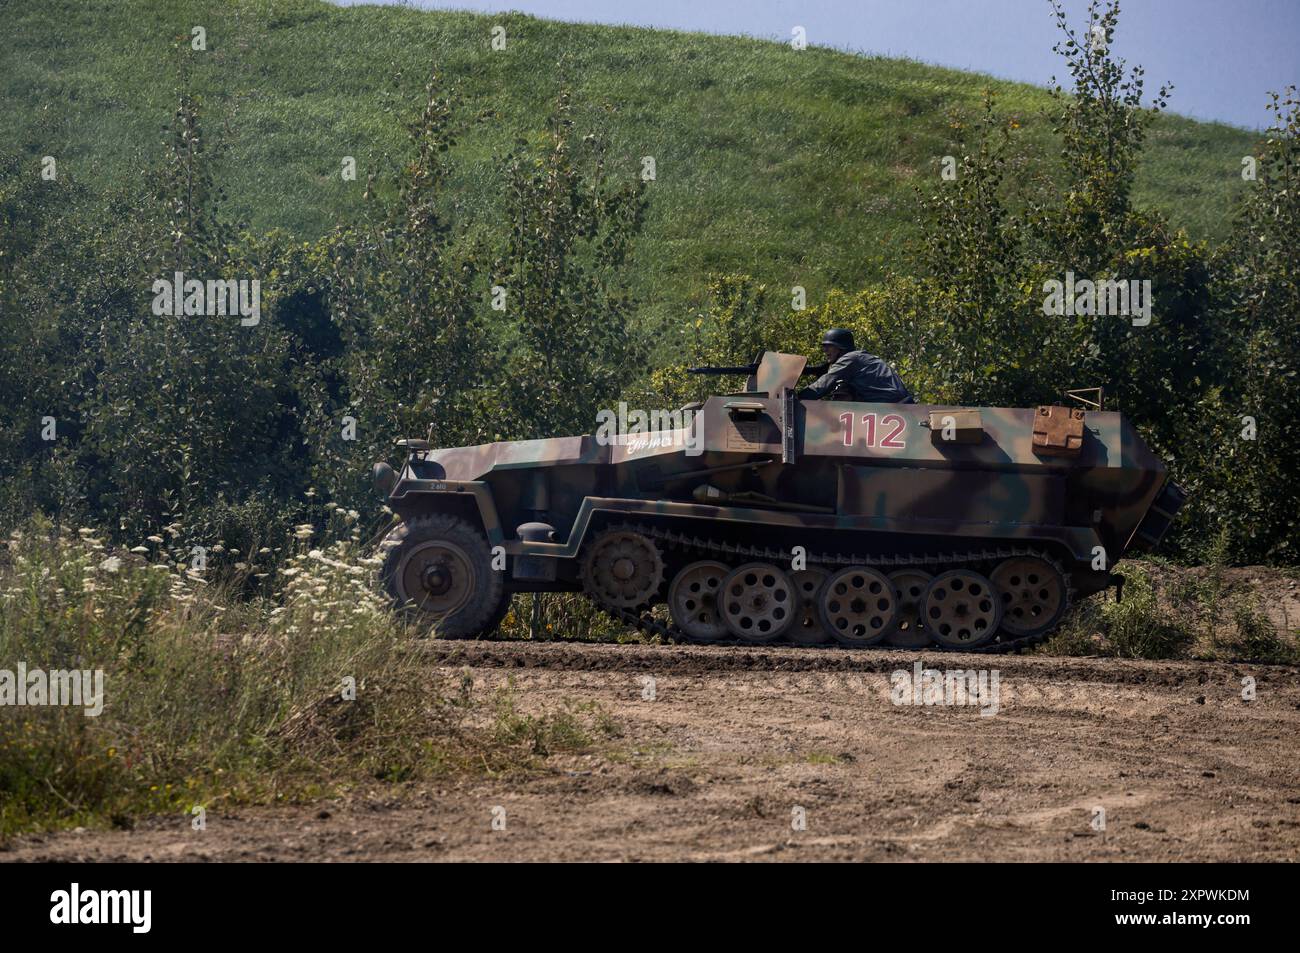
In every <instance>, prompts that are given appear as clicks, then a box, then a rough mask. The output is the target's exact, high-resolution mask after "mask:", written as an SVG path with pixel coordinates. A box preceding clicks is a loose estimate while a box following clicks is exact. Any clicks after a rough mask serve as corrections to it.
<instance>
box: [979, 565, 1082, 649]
mask: <svg viewBox="0 0 1300 953" xmlns="http://www.w3.org/2000/svg"><path fill="white" fill-rule="evenodd" d="M989 582H991V583H993V591H994V592H995V593H997V595H998V597H999V598H1000V599H1001V600H1002V631H1003V632H1005V633H1007V634H1008V635H1011V636H1013V637H1015V638H1017V639H1020V638H1024V637H1026V636H1031V637H1035V636H1039V635H1042V634H1043V633H1045V632H1048V631H1049V630H1051V629H1052V628H1053V627H1054V626H1055V625H1056V623H1058V622H1060V621H1061V616H1062V615H1064V614H1065V610H1066V607H1067V605H1068V603H1069V594H1068V590H1067V587H1066V583H1065V577H1064V576H1063V575H1061V571H1060V570H1059V569H1057V568H1056V567H1055V566H1053V565H1052V564H1051V563H1049V562H1048V561H1047V560H1046V559H1040V558H1039V557H1037V556H1012V557H1011V558H1010V559H1004V560H1002V562H1000V563H998V566H997V568H996V569H994V570H993V572H992V574H991V575H990V576H989Z"/></svg>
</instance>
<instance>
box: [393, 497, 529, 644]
mask: <svg viewBox="0 0 1300 953" xmlns="http://www.w3.org/2000/svg"><path fill="white" fill-rule="evenodd" d="M380 549H381V551H383V552H384V562H383V565H382V566H381V567H380V570H379V578H380V581H381V582H382V583H383V586H384V590H385V591H386V592H387V593H388V595H389V597H390V598H391V599H392V600H393V604H394V605H395V606H396V607H397V608H399V609H401V610H402V611H404V612H407V613H409V614H411V615H412V616H413V617H414V618H416V619H418V620H420V621H422V622H428V623H432V625H433V632H434V634H435V635H436V636H438V637H439V638H443V639H468V638H474V637H475V636H478V635H480V634H482V633H484V632H486V631H488V630H490V629H493V628H495V626H496V624H497V623H498V622H499V621H500V617H501V613H502V609H503V606H504V605H505V603H506V602H507V599H508V597H507V595H506V592H505V574H504V573H502V572H497V571H495V570H494V569H493V568H492V553H491V550H490V549H489V547H488V542H487V540H486V539H485V538H484V537H483V535H482V534H481V533H480V532H479V531H478V530H477V529H476V528H475V527H474V526H472V525H471V524H470V523H468V522H466V521H465V520H463V519H461V518H460V517H458V516H452V515H451V514H448V513H436V514H433V515H430V516H418V517H416V518H414V519H411V520H408V521H406V522H404V523H401V524H399V525H398V526H397V527H395V528H394V529H393V530H392V531H391V532H390V533H389V534H388V535H387V536H386V537H384V541H383V542H382V543H381V544H380Z"/></svg>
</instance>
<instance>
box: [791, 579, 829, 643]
mask: <svg viewBox="0 0 1300 953" xmlns="http://www.w3.org/2000/svg"><path fill="white" fill-rule="evenodd" d="M829 577H830V573H828V572H827V571H826V570H825V569H818V568H816V567H815V566H810V567H808V568H807V569H796V570H795V571H794V572H792V573H790V580H791V582H793V583H794V588H795V592H796V593H797V595H798V609H797V610H796V612H795V618H794V624H793V625H792V626H790V629H789V631H788V632H786V634H785V637H786V638H787V639H788V640H789V641H791V642H793V643H794V644H795V645H825V644H826V643H827V642H829V641H830V640H831V634H830V633H829V632H827V631H826V627H825V626H824V625H822V616H821V612H819V611H818V608H817V607H818V604H819V600H820V598H821V593H822V584H823V583H825V582H826V580H827V579H828V578H829Z"/></svg>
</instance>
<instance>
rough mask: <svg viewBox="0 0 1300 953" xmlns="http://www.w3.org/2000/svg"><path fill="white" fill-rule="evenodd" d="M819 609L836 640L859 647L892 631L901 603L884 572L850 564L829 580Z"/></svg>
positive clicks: (872, 643) (851, 646) (876, 640)
mask: <svg viewBox="0 0 1300 953" xmlns="http://www.w3.org/2000/svg"><path fill="white" fill-rule="evenodd" d="M820 608H821V616H822V622H823V623H824V624H825V626H826V628H827V629H828V630H829V631H830V634H831V636H832V637H833V638H834V639H835V641H836V642H839V643H840V644H841V645H847V646H849V647H850V648H857V647H858V646H863V645H876V644H877V643H879V642H880V641H881V640H882V639H884V637H885V636H886V635H888V634H889V631H890V629H891V628H893V625H894V618H895V616H896V614H897V611H898V602H897V599H896V598H895V596H894V587H893V585H892V584H891V583H890V581H889V580H888V579H887V578H886V577H885V574H884V573H882V572H879V571H878V570H875V569H868V568H867V567H865V566H850V567H849V568H848V569H841V570H840V571H839V572H837V573H836V574H835V575H833V576H831V577H830V578H829V579H827V580H826V584H825V585H824V586H823V587H822V595H821V606H820Z"/></svg>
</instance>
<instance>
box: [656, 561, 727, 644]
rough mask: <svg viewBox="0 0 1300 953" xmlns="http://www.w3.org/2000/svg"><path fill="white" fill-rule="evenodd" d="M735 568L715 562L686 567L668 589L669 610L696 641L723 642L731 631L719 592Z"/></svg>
mask: <svg viewBox="0 0 1300 953" xmlns="http://www.w3.org/2000/svg"><path fill="white" fill-rule="evenodd" d="M730 572H731V567H730V566H728V565H727V564H726V563H720V562H715V561H713V560H711V559H706V560H702V561H700V562H695V563H691V564H690V565H688V566H684V567H683V568H682V570H681V572H679V573H678V574H677V575H676V576H674V577H673V581H672V584H671V585H670V586H669V587H668V611H669V612H670V613H671V614H672V617H673V622H674V623H675V624H676V625H677V627H678V628H679V629H681V630H682V631H683V632H684V633H686V637H687V638H688V639H690V640H691V641H692V642H705V643H707V642H720V641H722V640H723V639H726V638H730V636H731V632H730V630H728V628H727V623H726V621H725V620H724V619H723V618H722V613H721V611H720V610H719V609H718V591H719V590H720V589H721V588H722V580H724V579H726V578H727V574H728V573H730Z"/></svg>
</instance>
